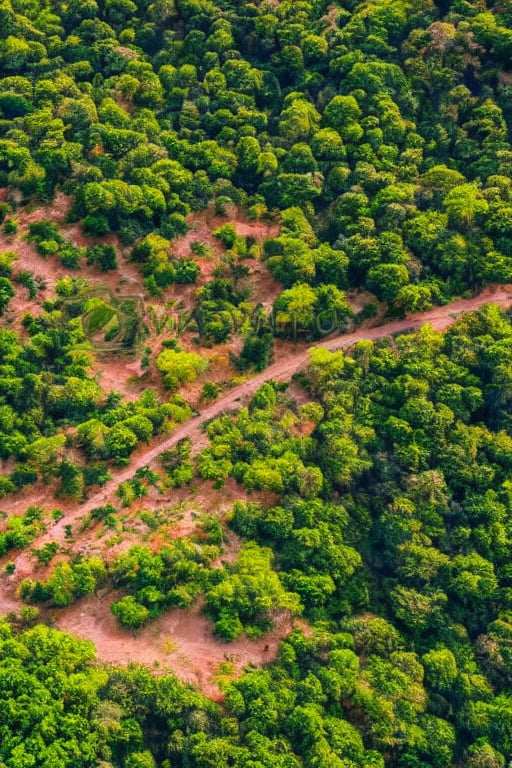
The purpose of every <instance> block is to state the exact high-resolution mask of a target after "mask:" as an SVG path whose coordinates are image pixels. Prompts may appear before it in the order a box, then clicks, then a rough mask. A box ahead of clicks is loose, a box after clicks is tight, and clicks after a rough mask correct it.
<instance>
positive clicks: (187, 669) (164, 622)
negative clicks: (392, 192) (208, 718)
mask: <svg viewBox="0 0 512 768" xmlns="http://www.w3.org/2000/svg"><path fill="white" fill-rule="evenodd" d="M67 206H68V200H67V198H65V197H64V196H62V195H60V196H58V197H57V198H56V201H55V203H54V204H53V205H52V207H51V208H49V209H45V210H41V209H38V210H35V211H32V212H31V213H26V214H23V215H20V217H19V218H20V221H21V227H20V234H19V235H18V236H16V237H15V238H11V239H7V238H5V237H3V236H2V235H0V250H7V249H9V250H15V251H16V252H17V253H18V254H19V257H20V258H19V260H18V262H17V265H16V267H15V269H16V270H19V269H28V270H30V271H33V272H35V273H36V274H40V275H41V276H42V277H43V278H44V279H45V281H46V282H47V289H46V291H45V292H43V293H42V294H40V295H39V297H38V300H37V301H38V302H39V301H40V300H41V297H43V298H44V297H46V296H48V295H49V294H50V291H51V288H52V287H53V285H54V283H55V280H56V279H58V277H59V276H62V275H64V274H65V273H66V270H64V269H63V268H61V267H60V266H59V264H58V261H57V259H56V258H55V257H52V258H50V259H47V260H45V259H42V258H41V257H40V256H38V255H37V253H36V252H35V249H34V248H33V247H32V246H31V245H30V244H27V243H26V241H24V240H23V239H22V238H21V235H22V234H23V233H24V232H25V231H26V229H27V227H28V223H29V222H30V221H32V220H36V219H40V218H44V217H48V218H51V219H53V220H55V221H59V220H60V221H62V219H63V218H64V216H65V213H66V211H67ZM225 222H226V219H223V218H220V217H213V216H211V215H210V214H208V215H204V214H202V215H199V214H198V215H194V216H193V217H191V220H190V223H191V224H192V229H191V231H190V232H188V233H187V235H185V236H184V237H183V238H180V239H179V240H176V241H175V242H174V243H173V252H174V253H175V254H176V255H188V254H189V249H190V243H191V242H193V241H194V240H200V241H204V242H207V243H208V244H209V245H210V246H211V247H212V249H213V250H214V253H215V256H214V257H212V258H211V259H205V260H204V261H203V262H201V263H200V267H201V280H202V281H204V280H205V279H209V277H210V275H211V274H212V271H213V268H214V266H215V265H216V264H218V263H219V258H218V257H219V254H220V250H219V246H218V243H217V241H216V240H215V238H213V237H212V235H211V231H212V230H213V229H215V228H216V227H217V226H220V225H221V224H223V223H225ZM235 226H236V229H237V232H238V234H239V235H251V236H253V237H255V238H256V239H261V238H263V237H266V236H269V235H272V234H275V233H276V232H277V228H276V226H275V225H271V226H268V225H266V224H259V223H252V222H245V221H236V222H235ZM64 233H65V234H66V235H67V236H68V237H69V238H70V239H71V240H72V241H73V242H75V243H76V244H77V245H81V244H83V243H84V239H83V235H82V234H81V232H80V230H79V228H77V227H76V226H75V225H72V226H71V225H70V226H67V225H66V226H65V227H64ZM110 240H112V238H110ZM87 242H90V241H87ZM112 242H114V240H112ZM115 244H116V245H117V243H115ZM119 252H120V261H121V265H122V266H121V273H122V275H123V277H122V278H121V279H120V273H119V272H115V273H111V274H107V275H104V274H102V273H100V272H98V271H96V270H95V269H92V268H88V267H84V269H83V270H81V271H80V275H81V276H84V277H86V278H87V279H88V280H91V282H98V283H102V284H107V285H108V286H109V287H110V288H111V290H112V291H114V292H116V293H118V294H120V293H122V294H128V293H130V294H133V293H138V292H142V284H141V278H140V275H139V273H138V270H137V269H136V268H134V267H133V265H131V264H129V263H128V262H127V261H126V258H125V254H123V253H122V252H121V251H120V250H119ZM247 264H248V265H249V266H250V268H251V271H252V273H253V274H252V277H251V285H254V286H255V293H254V296H253V298H254V300H255V301H256V302H257V301H261V302H262V303H265V304H266V306H269V305H270V304H271V303H272V301H273V300H274V298H275V296H276V295H277V293H278V292H279V290H280V286H279V285H278V284H277V283H274V282H273V281H272V280H271V279H270V277H269V275H268V274H267V273H266V270H265V269H264V267H263V266H262V265H261V263H260V262H259V261H257V260H254V259H249V260H248V261H247ZM194 291H195V288H194V287H187V288H184V289H182V288H180V289H179V291H178V289H177V288H173V289H172V290H171V291H170V292H169V295H168V296H167V297H166V299H167V298H170V299H173V298H174V299H175V300H176V301H178V300H179V301H182V302H184V304H185V305H188V306H192V300H193V293H194ZM350 298H351V300H352V302H353V304H354V307H355V308H356V309H359V308H360V305H361V304H362V303H364V301H365V300H366V297H361V296H357V295H355V296H353V297H350ZM488 302H493V303H498V304H502V305H504V306H509V305H511V304H512V286H495V287H490V288H487V289H486V290H485V291H484V292H483V293H482V294H480V295H479V296H477V297H474V298H472V299H467V300H460V301H458V302H454V303H453V304H451V305H449V306H446V307H442V308H435V309H433V310H431V311H430V312H426V313H423V314H418V315H414V316H411V317H409V318H407V319H405V320H398V321H393V322H390V323H387V324H385V325H382V326H379V327H375V328H362V329H359V330H358V331H357V332H355V333H351V334H345V335H338V336H335V337H331V338H328V339H325V340H323V341H322V342H321V346H322V347H325V348H327V349H330V350H336V349H346V348H349V347H351V346H352V345H354V344H355V343H356V342H357V341H358V340H360V339H378V338H382V337H383V336H386V335H389V334H392V333H397V332H400V331H403V330H404V329H407V328H411V327H418V326H420V325H422V324H424V323H427V322H429V323H431V325H432V326H433V327H434V328H435V329H439V330H441V329H444V328H446V327H448V326H449V325H451V324H452V323H453V322H454V319H455V317H456V315H457V314H458V313H461V312H466V311H469V310H473V309H477V308H478V307H480V306H482V305H483V304H484V303H488ZM14 306H15V310H16V313H22V312H24V311H27V309H28V310H29V311H31V312H34V313H35V312H36V311H38V303H37V302H30V301H28V300H27V299H26V291H25V289H19V290H18V295H17V297H16V302H15V305H14ZM13 322H17V319H16V318H14V319H13ZM164 337H165V333H158V332H157V331H156V330H154V329H153V330H152V331H151V336H150V337H149V341H148V345H151V346H152V347H154V348H156V350H157V351H158V345H159V344H161V341H162V339H163V338H164ZM183 343H184V344H185V345H190V344H191V340H190V338H189V337H188V336H187V335H186V334H185V337H184V339H183ZM310 347H311V345H307V344H306V343H303V342H298V343H296V344H293V345H292V344H290V343H289V342H284V341H282V340H278V341H276V345H275V362H274V363H273V364H272V365H271V366H269V367H268V368H267V369H266V370H265V371H263V372H262V373H260V374H257V375H255V376H252V377H250V378H248V379H247V380H241V381H240V383H237V384H236V385H235V386H233V387H231V388H230V389H228V390H227V391H224V392H223V393H222V394H221V395H220V396H219V397H218V398H217V399H216V400H215V401H214V402H212V403H201V404H200V403H199V396H200V392H201V388H202V384H203V382H204V380H206V377H205V378H203V380H201V381H199V382H197V383H196V384H195V385H194V386H193V387H191V388H190V389H189V390H188V391H187V395H188V397H190V399H191V401H192V402H194V404H197V405H198V406H199V408H200V411H201V413H200V415H199V416H196V417H194V418H192V419H190V420H189V421H188V422H187V423H186V424H183V425H181V426H180V427H178V428H177V429H176V430H175V431H174V433H173V434H172V435H170V436H163V437H160V438H157V439H156V440H154V441H153V442H152V444H151V445H149V446H148V445H141V446H140V447H139V449H138V450H137V451H136V452H135V454H134V455H133V457H132V461H131V464H130V466H129V467H127V468H124V469H118V470H116V469H114V470H113V478H112V480H111V481H109V482H108V483H107V484H106V486H105V487H104V488H103V489H102V490H101V491H98V492H94V493H93V494H91V496H90V497H89V499H87V500H86V501H85V502H83V503H81V504H77V503H75V502H73V501H70V500H54V499H52V492H53V490H54V489H53V488H52V487H51V486H50V487H48V486H46V487H45V486H36V487H32V488H29V489H26V490H25V491H23V492H22V493H20V494H18V495H17V496H16V497H11V498H4V499H2V500H1V502H0V508H1V509H3V510H5V511H6V512H8V513H9V514H13V513H22V512H23V511H24V510H25V509H26V508H27V506H28V505H29V504H31V503H37V504H40V505H41V506H42V507H43V508H44V510H45V511H46V513H49V512H50V511H51V510H53V509H56V508H60V509H62V510H63V512H64V517H63V518H62V520H60V521H59V522H57V523H53V521H50V523H49V527H48V531H47V533H46V534H44V535H43V536H41V537H40V538H39V540H38V541H37V542H34V544H33V546H41V544H43V543H44V542H46V541H57V542H59V543H61V544H62V546H63V548H65V549H67V550H68V554H72V553H73V552H79V551H80V552H83V553H86V554H89V553H92V552H95V551H101V552H103V553H104V554H105V553H107V558H108V557H112V556H114V555H115V554H116V553H117V552H119V551H121V550H122V549H124V548H126V547H127V546H129V545H130V544H131V543H134V542H135V541H140V540H141V537H146V540H147V541H148V542H149V544H150V545H151V546H155V547H156V546H158V544H159V541H158V536H162V535H164V534H165V535H166V536H169V537H171V538H172V537H176V536H183V535H188V534H190V533H191V532H192V531H193V529H194V526H195V518H196V516H197V515H198V514H199V512H200V511H201V510H203V511H211V512H214V513H217V514H219V515H221V516H222V515H223V514H224V513H225V512H226V511H227V509H228V508H229V507H230V506H231V504H232V503H233V501H234V500H235V499H237V498H243V497H244V492H243V490H242V489H241V488H240V487H239V486H237V484H236V483H235V481H232V480H230V481H229V482H228V483H227V484H226V486H225V487H224V488H223V489H220V490H218V491H214V490H212V488H211V484H209V483H206V482H204V483H196V484H195V486H194V487H193V488H192V489H191V490H190V489H180V490H178V491H172V492H168V493H166V494H163V495H162V496H159V495H157V494H156V493H155V492H154V491H151V493H150V494H149V496H148V497H146V498H144V499H142V500H141V501H140V502H138V503H137V504H136V505H134V506H133V508H132V509H130V510H129V511H128V510H126V512H125V511H122V512H121V513H120V515H119V519H120V522H121V524H122V528H123V530H122V531H116V530H114V531H112V535H110V533H109V532H108V531H105V529H103V528H102V527H101V526H99V525H96V526H91V527H89V528H87V529H86V530H85V531H83V532H82V533H80V530H79V528H80V524H81V522H82V523H83V521H84V518H86V516H87V513H88V512H89V511H90V510H91V509H93V508H94V507H97V506H100V505H103V504H105V503H106V502H107V501H108V502H113V503H114V504H115V505H116V506H117V507H119V500H118V499H117V497H116V496H115V491H116V489H117V487H118V485H119V484H120V483H121V482H123V481H125V480H127V479H129V478H131V477H132V476H133V474H134V472H135V471H136V469H137V468H139V467H142V466H145V465H147V464H152V463H153V462H155V461H156V460H157V459H158V456H159V455H160V454H161V453H162V451H164V450H166V449H169V448H171V447H173V446H174V445H176V443H177V442H178V440H180V439H182V438H184V437H189V438H190V439H191V441H192V446H193V452H194V453H195V452H197V451H199V450H201V449H202V448H203V447H204V446H205V445H206V438H205V435H204V432H203V431H202V426H203V424H204V423H205V422H206V421H208V420H209V419H211V418H214V417H215V416H217V415H219V414H221V413H224V412H226V411H229V410H232V409H235V408H237V407H239V405H240V403H243V402H245V401H246V400H247V399H248V398H249V397H250V396H252V394H254V392H255V391H256V390H257V389H258V387H260V386H261V384H262V383H264V382H265V381H269V380H279V381H289V380H290V379H291V377H292V376H293V374H294V373H296V372H297V371H299V370H301V369H303V368H304V367H306V365H307V363H308V359H309V349H310ZM193 348H197V347H193ZM201 352H202V353H203V354H207V355H208V356H209V357H211V365H210V371H209V373H208V376H209V377H211V379H212V380H215V381H218V382H222V381H228V380H229V379H230V378H232V377H233V375H234V373H235V372H234V370H233V369H232V368H229V366H228V354H229V348H228V347H227V346H224V347H217V348H215V350H201ZM93 373H94V374H95V375H96V376H97V377H98V381H99V383H100V385H101V386H102V388H104V390H105V391H109V390H111V389H115V390H117V391H119V392H121V393H122V394H124V395H125V396H126V397H128V398H130V399H132V398H135V397H137V396H138V395H139V394H140V392H141V391H142V390H143V389H144V388H146V387H148V386H151V388H157V387H159V386H160V379H159V377H158V374H157V373H156V371H155V368H154V360H153V363H152V366H151V368H150V371H149V372H148V373H146V374H144V376H139V374H140V373H141V370H140V367H139V361H137V360H135V361H134V360H132V361H130V360H122V359H112V360H111V359H108V360H107V359H102V358H101V357H98V358H97V360H96V362H95V366H94V370H93ZM291 394H293V396H294V397H297V396H301V397H303V394H302V393H300V392H296V391H295V388H294V389H292V390H291ZM257 498H258V497H257V496H255V495H252V496H251V499H255V500H256V499H257ZM262 500H263V501H264V502H265V503H273V502H274V501H275V499H274V498H266V497H262ZM180 505H181V506H180ZM141 509H150V510H151V511H155V512H156V511H158V510H167V509H169V516H170V519H169V523H168V525H167V527H166V528H165V530H164V534H162V532H161V531H159V533H158V534H151V533H149V532H148V529H147V528H145V527H144V526H143V525H142V524H141V523H140V520H139V519H138V514H140V510H141ZM68 524H69V525H71V526H72V528H73V533H74V537H73V540H71V541H69V540H68V539H66V536H65V526H66V525H68ZM160 543H161V542H160ZM108 553H110V554H108ZM235 553H236V542H235V543H233V541H231V543H230V545H229V547H228V549H227V551H226V553H225V554H224V558H225V559H226V558H227V559H230V558H232V557H233V556H234V554H235ZM7 560H13V561H14V562H15V563H16V572H15V574H14V575H13V576H7V574H5V572H4V571H3V568H2V565H5V562H6V561H7ZM46 570H47V569H44V568H38V569H37V570H36V569H35V560H34V557H33V556H31V555H30V553H29V552H25V551H23V552H19V553H10V555H9V556H7V557H6V558H3V561H2V563H0V573H1V574H2V575H0V584H1V586H2V588H1V589H0V611H3V612H7V611H11V610H15V609H16V608H18V607H19V606H20V603H19V601H18V600H17V599H16V598H15V589H16V585H17V584H18V583H19V581H20V580H21V578H23V577H25V576H31V575H36V576H37V578H42V577H44V574H45V572H46ZM112 599H114V598H113V595H112V594H110V595H103V596H101V597H90V598H88V599H87V600H83V601H81V602H80V603H79V604H77V605H75V606H73V607H71V608H69V609H66V610H64V611H55V612H53V613H52V617H53V619H54V621H55V622H56V624H57V625H58V626H59V627H61V628H62V629H66V630H69V631H72V632H74V633H76V634H78V635H80V636H83V637H88V638H91V639H92V640H93V641H94V642H95V643H96V645H97V647H98V655H99V657H100V659H102V660H105V661H115V662H119V663H127V662H129V661H131V660H136V661H143V662H145V663H148V664H149V665H152V666H153V667H154V668H155V669H172V671H174V672H176V674H178V675H179V676H181V677H182V678H183V679H186V680H191V681H194V682H196V683H198V684H200V685H201V687H202V688H203V689H204V690H205V692H207V693H208V694H209V695H213V696H217V697H218V696H219V691H218V687H217V686H216V684H215V680H214V678H215V676H216V674H217V672H218V666H219V664H220V663H222V662H223V661H226V660H228V661H232V662H233V664H234V672H236V671H239V670H240V669H241V668H242V667H243V666H244V665H245V664H247V663H249V662H252V663H255V664H261V663H264V662H265V661H266V660H269V659H270V658H273V656H274V655H275V653H276V649H277V645H278V640H279V638H280V637H283V636H284V635H286V633H287V632H289V631H290V628H291V623H290V620H289V618H288V617H280V618H279V619H278V625H277V628H276V630H275V632H274V633H273V634H272V635H270V636H267V637H265V638H264V640H261V641H257V642H253V641H248V640H240V641H237V643H234V644H229V645H226V644H224V643H222V642H220V641H219V640H217V639H216V638H214V637H213V636H212V633H211V626H210V624H209V622H208V620H207V619H206V618H205V617H204V616H202V615H201V613H200V606H196V607H195V608H194V609H193V610H191V611H187V612H182V611H173V612H171V613H169V614H167V615H166V616H163V617H161V618H160V619H159V620H158V621H157V622H154V623H153V624H151V625H150V626H149V627H147V628H145V629H144V630H143V631H141V632H140V633H138V634H137V635H133V634H130V633H126V632H124V631H122V630H120V629H119V628H118V627H117V625H116V624H115V623H114V619H113V617H112V616H111V613H110V611H109V603H110V602H111V600H112Z"/></svg>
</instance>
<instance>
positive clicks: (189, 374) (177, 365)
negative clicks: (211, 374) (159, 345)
mask: <svg viewBox="0 0 512 768" xmlns="http://www.w3.org/2000/svg"><path fill="white" fill-rule="evenodd" d="M156 365H157V368H158V370H159V371H160V372H161V373H162V375H163V381H164V384H165V386H166V387H167V389H177V388H178V387H179V386H180V385H181V384H186V383H188V382H191V381H195V379H197V377H198V376H200V375H201V374H202V373H204V372H205V371H206V369H207V368H208V360H207V359H205V358H204V357H202V356H201V355H197V354H196V353H195V352H176V351H175V350H174V349H164V350H163V351H162V352H160V354H159V355H158V357H157V360H156Z"/></svg>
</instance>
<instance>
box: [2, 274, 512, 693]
mask: <svg viewBox="0 0 512 768" xmlns="http://www.w3.org/2000/svg"><path fill="white" fill-rule="evenodd" d="M488 303H494V304H502V305H504V306H512V285H510V286H500V287H494V288H489V289H486V291H484V292H483V293H482V294H480V295H479V296H476V297H474V298H472V299H468V300H460V301H456V302H454V303H452V304H450V305H448V306H446V307H441V308H436V309H433V310H431V311H430V312H425V313H422V314H417V315H413V316H409V317H408V318H406V319H405V320H397V321H394V322H390V323H386V324H385V325H382V326H379V327H376V328H370V329H360V330H358V331H356V332H355V333H350V334H344V335H339V336H336V337H335V338H329V339H326V340H324V341H323V342H321V343H320V344H314V345H309V346H303V347H301V348H300V349H299V350H298V351H295V352H291V353H290V355H289V356H288V357H287V358H286V359H285V360H282V361H279V362H277V363H274V364H273V365H271V366H269V367H268V368H266V369H265V370H264V371H263V372H262V373H259V374H257V375H256V376H253V377H252V378H251V379H249V380H248V381H246V382H243V383H242V384H240V385H238V386H237V387H234V388H233V389H231V390H230V391H229V392H226V393H225V394H224V395H222V396H221V397H219V398H218V399H217V400H216V401H215V402H213V403H211V404H210V405H208V406H207V407H206V408H204V409H203V410H202V412H201V413H200V414H199V415H198V416H196V417H194V418H192V419H190V420H189V421H187V422H186V423H185V424H182V425H181V426H180V427H178V429H176V430H175V431H174V433H173V434H172V435H170V436H168V437H164V438H160V439H158V440H155V441H154V442H153V444H152V445H151V446H149V447H147V448H146V447H141V448H140V449H139V451H138V455H135V456H134V458H133V461H132V463H131V464H130V466H129V467H126V468H125V469H122V470H119V471H117V472H115V474H114V476H113V478H112V479H111V480H110V481H109V482H108V483H107V484H106V485H105V486H104V488H103V489H102V490H101V491H99V492H97V493H95V494H94V495H93V496H91V497H90V498H89V499H88V500H87V501H86V502H84V503H82V504H75V505H71V504H70V505H66V515H65V517H64V518H63V519H62V520H61V521H59V522H58V523H56V524H55V525H54V526H53V527H51V528H50V529H49V531H48V533H46V534H44V535H43V536H42V537H41V538H40V539H39V541H38V542H37V543H38V544H41V543H43V542H44V541H47V540H53V541H58V540H61V541H63V540H64V533H65V531H64V525H67V524H73V523H76V522H77V521H78V520H79V518H80V517H81V516H82V515H85V514H86V513H87V512H89V511H90V510H91V509H93V508H94V507H96V506H100V505H102V504H105V503H106V502H107V501H108V500H110V499H112V498H113V496H114V494H115V491H116V489H117V487H118V485H119V484H120V483H121V482H123V481H125V480H127V479H129V478H131V477H132V476H133V474H134V473H135V471H136V470H137V469H138V468H140V467H142V466H145V465H147V464H150V463H151V462H152V461H154V460H155V459H156V458H157V457H158V456H159V455H160V454H161V453H162V452H163V451H165V450H167V449H169V448H172V447H173V446H174V445H176V443H177V442H178V441H179V440H181V439H182V438H185V437H188V438H190V439H191V441H192V451H193V452H194V453H197V452H198V451H199V450H201V448H203V447H204V446H205V445H206V443H207V438H206V436H205V434H204V432H203V431H202V427H203V426H204V424H205V422H207V421H208V420H210V419H212V418H215V417H216V416H219V415H220V414H222V413H225V412H227V411H230V410H233V409H235V408H238V407H240V405H241V402H242V401H243V400H245V399H246V398H248V397H250V396H251V395H253V394H254V393H255V392H256V390H257V389H258V388H259V387H260V386H261V385H262V384H263V383H265V382H267V381H270V380H278V381H279V380H280V381H287V380H289V379H290V378H291V377H292V376H293V374H294V373H296V372H298V371H300V370H302V369H304V368H305V367H306V366H307V364H308V362H309V353H310V350H311V349H312V348H313V347H315V346H316V347H322V348H324V349H327V350H330V351H336V350H339V349H347V348H350V347H351V346H353V345H354V344H355V343H356V342H358V341H361V340H363V339H368V340H375V339H380V338H383V337H385V336H389V335H391V334H396V333H400V332H401V331H405V330H408V329H416V328H419V327H421V326H422V325H424V324H426V323H430V324H431V325H432V327H433V328H434V329H436V330H444V329H445V328H447V327H449V326H450V325H452V324H453V323H454V322H455V320H456V319H457V317H458V316H459V315H460V314H463V313H465V312H468V311H472V310H475V309H478V308H479V307H481V306H483V305H484V304H488ZM42 502H43V503H44V501H43V500H42ZM17 503H20V502H19V501H18V502H17ZM3 506H4V508H5V509H7V505H6V504H5V502H4V503H3ZM11 508H12V507H11ZM13 511H14V510H13ZM13 554H14V553H10V555H9V557H12V555H13ZM13 559H14V560H15V562H16V573H15V574H14V575H12V576H7V575H6V574H5V573H4V574H3V575H2V582H3V583H2V585H1V587H0V612H7V611H13V610H16V609H18V608H19V606H20V601H19V599H17V598H16V597H15V589H16V584H17V583H18V581H19V579H20V578H22V577H23V576H25V575H31V573H32V570H33V564H32V563H31V557H30V554H29V553H28V552H26V551H21V552H19V553H18V555H17V557H14V558H13ZM112 599H113V595H112V593H109V594H107V595H103V596H99V595H91V596H89V597H88V598H85V599H84V600H81V601H79V602H78V603H76V604H75V605H72V606H70V607H69V608H66V609H60V610H53V611H50V612H49V616H50V618H52V619H53V621H54V622H55V624H56V625H57V626H58V627H59V628H60V629H62V630H64V631H68V632H71V633H72V634H75V635H78V636H79V637H84V638H89V639H92V640H93V642H94V643H95V645H96V648H97V655H98V658H99V660H101V661H103V662H107V663H112V662H114V663H116V664H127V663H128V662H130V661H138V662H140V663H143V664H146V665H147V666H149V667H150V668H152V669H153V670H154V671H155V672H160V673H161V672H168V671H171V672H173V673H174V674H176V675H177V676H178V677H179V678H180V679H182V680H184V681H187V682H192V683H194V684H196V685H198V686H199V687H200V688H201V689H202V691H203V693H205V694H206V695H207V696H210V697H211V698H214V699H217V700H220V699H221V698H222V694H221V692H220V690H219V687H218V675H219V672H220V671H221V670H222V664H223V663H225V662H229V664H230V674H229V676H230V677H232V676H237V675H238V674H240V672H241V671H242V669H243V668H244V667H245V666H246V665H247V664H248V663H252V664H256V665H262V664H265V663H267V662H269V661H271V660H272V659H274V658H275V657H276V655H277V651H278V646H279V642H280V640H281V639H282V638H283V637H285V636H286V635H287V634H288V633H289V632H290V631H291V629H292V627H293V622H292V621H291V619H290V617H289V616H286V615H283V616H280V617H278V622H277V625H276V627H275V629H274V631H273V632H272V633H270V634H269V635H267V636H265V638H262V639H260V640H248V639H247V638H241V639H240V640H238V641H236V642H235V643H230V644H225V643H223V642H221V641H220V640H219V639H218V638H215V637H214V635H213V633H212V626H211V623H210V622H209V620H208V619H207V618H206V617H205V616H204V615H203V614H202V612H201V603H200V602H199V603H197V604H196V605H195V606H193V607H192V608H191V609H189V610H188V611H180V610H178V609H176V610H174V611H170V612H168V613H166V614H165V615H163V616H161V617H160V618H159V619H158V620H156V621H155V622H152V623H151V624H150V625H149V626H147V627H145V628H144V629H143V630H141V631H140V632H138V633H137V634H136V635H135V634H133V633H129V632H127V631H125V630H122V629H120V628H119V627H118V626H117V624H116V622H115V620H114V617H113V616H112V614H111V612H110V610H109V606H110V602H111V601H112ZM295 623H296V622H295Z"/></svg>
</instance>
